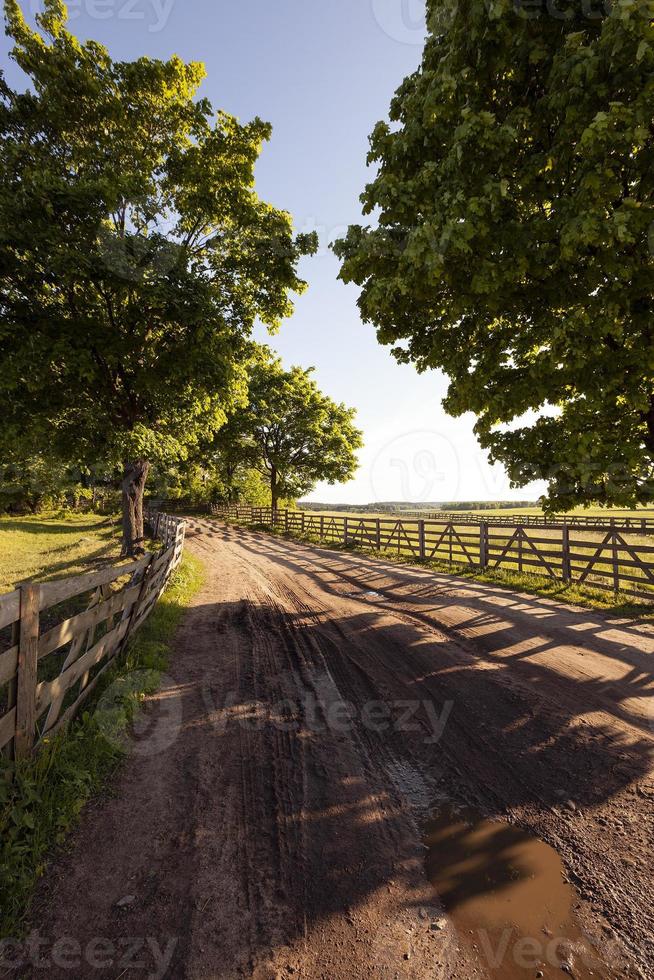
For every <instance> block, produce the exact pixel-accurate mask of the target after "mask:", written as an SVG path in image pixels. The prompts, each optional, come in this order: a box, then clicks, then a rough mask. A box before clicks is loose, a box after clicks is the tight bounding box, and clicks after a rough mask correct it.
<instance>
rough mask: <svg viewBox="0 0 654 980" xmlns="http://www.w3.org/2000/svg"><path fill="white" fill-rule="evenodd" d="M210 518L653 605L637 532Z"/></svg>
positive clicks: (218, 511)
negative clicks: (497, 571) (619, 595)
mask: <svg viewBox="0 0 654 980" xmlns="http://www.w3.org/2000/svg"><path fill="white" fill-rule="evenodd" d="M212 513H213V514H215V515H217V516H219V517H224V518H227V519H231V520H238V521H240V522H243V523H246V524H254V525H262V526H266V527H274V528H275V529H277V530H283V531H285V532H287V533H289V534H298V535H307V536H311V537H315V538H316V539H318V540H320V541H328V542H338V543H340V544H345V545H353V546H356V547H360V548H367V549H369V550H373V551H378V552H393V553H396V554H397V555H403V554H404V555H407V556H409V557H412V558H417V559H420V560H422V561H426V560H429V559H435V560H438V561H444V562H447V563H449V564H451V565H463V566H469V567H472V568H478V569H480V570H486V569H496V568H503V569H507V570H510V571H517V572H526V573H531V574H535V575H541V576H545V577H547V578H552V579H556V580H559V581H561V582H563V583H565V584H573V583H574V584H577V585H587V586H591V587H592V588H596V589H603V590H606V591H611V592H620V593H624V594H625V595H628V596H630V597H633V598H637V599H642V600H646V601H650V602H654V543H653V542H652V541H651V538H649V537H648V536H647V534H648V532H646V531H643V530H642V528H641V527H635V528H632V529H631V530H630V531H629V533H628V534H627V533H625V531H624V530H622V529H618V528H616V527H608V528H607V527H604V526H601V527H598V526H595V525H593V526H582V527H574V526H571V525H567V524H566V525H559V526H552V525H537V526H535V527H534V526H525V525H522V524H519V523H516V522H515V519H514V521H513V523H511V524H509V525H506V524H505V523H504V519H503V518H502V519H501V520H500V521H497V520H496V518H495V517H493V518H492V519H489V520H487V521H484V520H481V521H477V520H474V521H471V520H468V519H467V517H464V518H456V519H453V520H448V519H438V520H423V519H409V520H406V519H397V518H391V517H365V516H358V515H352V514H347V515H343V516H340V515H338V516H332V515H329V514H314V513H311V512H310V511H293V510H278V511H276V513H275V514H274V515H273V512H272V510H271V509H270V508H266V507H241V506H238V507H237V506H230V507H220V506H215V507H213V508H212Z"/></svg>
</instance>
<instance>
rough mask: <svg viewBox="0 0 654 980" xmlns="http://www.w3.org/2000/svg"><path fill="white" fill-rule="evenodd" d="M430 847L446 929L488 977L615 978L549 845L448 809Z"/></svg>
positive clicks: (430, 831)
mask: <svg viewBox="0 0 654 980" xmlns="http://www.w3.org/2000/svg"><path fill="white" fill-rule="evenodd" d="M425 844H426V845H427V847H428V852H427V855H426V858H425V864H426V872H427V877H428V878H429V880H430V882H431V884H432V885H433V886H434V888H435V889H436V891H437V892H438V895H439V897H440V899H441V901H442V903H443V905H444V907H445V911H446V912H447V915H448V917H449V919H450V923H449V924H447V925H446V926H445V928H446V929H452V928H453V930H454V932H455V933H456V939H457V941H458V942H460V943H464V944H465V945H466V946H468V948H470V947H472V948H473V950H474V952H475V954H476V955H477V957H478V958H479V960H480V962H481V966H482V973H485V974H486V975H487V976H489V977H494V978H501V980H525V978H527V977H544V978H555V977H556V978H559V980H560V978H562V977H565V976H566V975H567V976H569V977H575V978H577V980H586V978H590V977H593V978H600V977H601V978H609V977H611V976H613V975H614V974H613V973H612V971H611V970H610V969H609V968H608V967H607V966H606V965H604V964H603V963H602V961H601V959H600V958H599V955H598V953H597V952H596V951H595V950H594V948H593V946H592V945H591V943H590V941H589V940H588V939H587V938H586V937H585V936H584V935H583V933H582V931H581V929H580V927H579V924H578V923H577V922H576V921H575V916H574V911H573V909H574V905H575V904H576V903H577V902H578V898H577V895H576V892H575V891H574V889H573V888H572V887H571V886H570V885H569V884H567V882H566V881H565V871H564V867H563V864H562V862H561V859H560V858H559V856H558V854H557V853H556V851H554V850H553V849H552V848H551V847H549V846H548V845H547V844H545V843H543V841H540V840H537V839H536V838H534V837H530V836H529V835H527V834H525V833H524V832H523V831H521V830H519V829H518V828H516V827H513V826H511V825H510V824H505V823H499V822H495V821H491V820H487V819H484V818H483V817H480V816H479V814H477V813H475V812H474V811H471V810H457V809H454V808H447V807H446V808H444V809H442V810H440V811H439V812H438V814H437V815H435V816H434V817H433V819H432V820H431V821H430V822H429V823H428V825H427V827H426V833H425ZM440 925H441V924H438V923H437V924H435V925H434V926H433V927H432V928H435V929H438V928H440Z"/></svg>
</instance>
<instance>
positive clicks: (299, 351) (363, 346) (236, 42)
mask: <svg viewBox="0 0 654 980" xmlns="http://www.w3.org/2000/svg"><path fill="white" fill-rule="evenodd" d="M22 3H23V9H24V11H25V13H26V15H28V16H30V15H33V14H34V13H35V12H36V11H37V10H38V9H40V3H39V0H22ZM69 11H70V14H71V21H70V26H71V29H72V30H73V31H74V32H75V33H77V34H78V35H79V36H80V37H82V38H87V37H93V38H95V39H97V40H98V41H101V42H102V43H103V44H106V45H107V47H108V48H109V49H110V52H111V54H112V55H113V57H114V58H116V59H131V58H137V57H139V56H141V55H144V54H146V55H149V56H151V57H157V58H167V57H169V56H170V55H171V54H178V55H180V57H182V58H184V59H185V60H189V61H191V60H193V61H203V62H204V63H205V65H206V68H207V79H206V80H205V82H204V85H203V87H202V90H201V93H202V95H205V96H208V97H209V98H210V99H211V101H212V102H213V104H214V106H216V107H220V108H224V109H225V110H227V111H229V112H232V113H234V114H235V115H237V116H239V117H240V118H241V119H242V120H247V119H249V118H251V117H252V116H255V115H259V116H261V117H262V118H263V119H266V120H268V121H270V122H271V123H272V124H273V137H272V140H271V142H270V143H269V144H268V145H267V146H266V147H265V149H264V152H263V156H262V158H261V161H260V163H259V166H258V169H257V190H258V193H259V194H260V196H261V197H263V198H264V199H266V200H269V201H270V202H271V203H273V204H275V205H276V206H277V207H282V208H285V209H286V210H288V211H290V212H291V213H292V214H293V216H294V219H295V224H296V227H297V229H298V230H300V231H305V230H309V229H311V230H313V229H315V230H318V231H319V233H320V238H321V248H320V253H319V255H318V256H316V257H313V258H311V259H307V260H306V261H305V262H304V263H303V268H302V272H303V275H304V277H305V278H306V279H307V280H308V281H309V290H308V292H307V293H306V294H305V295H304V296H302V297H301V298H300V299H298V301H297V303H296V312H295V315H294V316H293V318H292V319H290V320H288V321H286V323H285V324H284V326H283V328H282V330H281V332H280V333H279V334H278V335H277V336H276V337H274V338H273V339H272V340H270V341H269V342H270V343H271V346H273V347H274V348H276V349H277V350H278V351H279V353H280V354H281V356H282V357H283V359H284V361H285V362H286V363H287V364H289V365H290V364H300V365H302V366H305V367H306V366H309V365H314V366H315V368H316V375H315V376H316V379H317V381H318V383H319V385H320V386H321V388H322V389H323V390H324V391H325V392H326V393H328V394H329V395H331V396H332V397H333V398H336V399H337V400H339V401H344V402H346V403H347V404H348V405H353V406H355V407H356V408H357V409H358V421H359V425H360V426H361V428H362V429H363V430H364V435H365V442H366V447H365V449H364V451H363V452H362V454H361V468H360V470H359V472H358V474H357V477H356V478H355V480H354V481H352V482H351V483H348V484H346V485H343V486H337V487H327V486H320V487H318V488H317V489H316V491H315V493H314V494H312V498H313V499H315V500H324V501H332V502H336V501H351V502H357V503H363V502H367V501H372V500H388V499H415V500H420V499H422V500H428V499H431V500H434V499H436V500H438V499H448V500H450V499H463V500H466V499H512V498H520V499H528V498H529V497H535V496H537V493H538V488H532V489H531V491H529V490H521V491H510V490H509V487H508V480H507V478H506V475H505V473H504V472H503V470H501V469H500V468H494V469H491V468H490V467H489V466H488V464H487V461H486V459H485V456H484V454H483V453H482V452H481V451H480V450H479V448H478V446H477V443H476V441H475V438H474V436H473V434H472V425H473V421H474V420H473V419H472V418H471V417H466V418H463V419H456V420H453V419H449V418H448V417H447V416H446V415H445V413H444V412H443V410H442V408H441V405H440V400H441V398H442V396H443V394H444V393H445V388H446V381H445V379H444V378H443V376H442V375H440V374H436V373H434V374H430V375H427V376H424V375H423V376H422V377H420V376H418V375H417V374H416V372H415V371H414V370H413V369H412V368H410V367H407V366H402V367H400V366H399V365H398V364H396V362H395V361H394V360H393V358H392V357H391V355H390V353H389V351H388V348H383V347H380V346H379V345H378V344H377V342H376V339H375V334H374V330H373V328H372V327H370V326H369V325H363V324H362V323H361V321H360V318H359V315H358V310H357V306H356V299H357V290H356V288H351V287H345V286H344V285H343V284H342V283H340V282H339V281H338V279H337V275H338V263H337V261H336V259H335V257H334V256H333V255H332V254H331V253H330V252H329V250H328V248H327V244H328V242H330V241H333V239H334V238H335V237H338V235H339V231H340V230H342V229H344V228H345V226H347V224H348V223H349V222H353V221H358V220H360V217H361V215H360V206H359V194H360V193H361V191H362V189H363V186H364V184H365V182H366V179H367V178H368V176H369V172H368V171H367V170H366V163H365V161H366V153H367V148H368V134H369V133H370V132H371V130H372V128H373V126H374V124H375V123H376V122H377V120H378V119H381V118H383V117H385V116H386V115H387V112H388V105H389V102H390V99H391V96H392V94H393V92H394V90H395V89H396V88H397V86H398V85H399V84H400V82H401V80H402V78H403V77H404V76H405V75H406V74H408V73H409V72H411V71H413V69H414V68H415V67H416V66H417V65H418V63H419V60H420V55H421V51H422V39H423V37H424V4H423V2H422V0H73V2H71V3H70V4H69ZM8 50H9V45H8V39H7V38H4V37H3V38H2V48H1V51H0V58H1V60H2V66H3V68H5V69H6V75H7V80H8V82H9V83H10V84H13V85H15V86H20V85H21V84H22V83H21V80H20V76H19V72H18V71H17V69H16V67H15V66H14V65H13V64H12V63H9V62H8V58H7V54H8ZM261 339H266V338H265V336H264V335H262V337H261Z"/></svg>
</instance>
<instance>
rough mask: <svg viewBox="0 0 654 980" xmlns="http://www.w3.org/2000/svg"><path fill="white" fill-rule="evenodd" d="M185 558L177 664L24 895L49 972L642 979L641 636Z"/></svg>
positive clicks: (429, 577) (651, 730)
mask: <svg viewBox="0 0 654 980" xmlns="http://www.w3.org/2000/svg"><path fill="white" fill-rule="evenodd" d="M189 547H190V548H191V550H192V551H193V552H194V553H196V554H197V555H198V556H200V557H201V558H202V560H203V561H204V562H205V564H206V566H207V581H206V584H205V587H204V589H203V591H202V593H201V594H200V595H199V596H198V598H197V599H196V601H195V603H194V605H193V607H192V609H191V610H190V612H189V614H188V616H187V617H186V620H185V623H184V625H183V627H182V628H181V629H180V630H179V632H178V635H177V638H176V653H175V657H174V659H173V663H172V666H171V669H170V675H171V676H170V677H169V678H168V679H167V681H166V683H165V684H164V686H163V689H162V692H161V694H160V695H158V696H157V697H155V698H153V699H152V700H151V703H150V705H149V706H148V709H147V711H146V712H145V716H144V724H143V725H142V726H141V727H142V729H143V730H142V731H141V732H140V734H139V733H137V735H136V736H135V739H134V751H133V754H132V756H131V758H130V760H129V761H128V763H127V765H126V766H125V769H124V772H123V773H122V774H121V776H120V778H119V780H118V784H117V787H116V790H115V795H113V796H112V798H111V799H109V800H104V801H101V802H100V803H99V804H97V805H96V806H94V807H92V808H90V809H89V810H88V812H87V813H86V814H85V815H84V817H83V820H82V824H81V827H80V829H79V831H78V832H77V834H76V835H75V837H74V839H73V841H72V845H71V848H70V849H69V851H68V853H67V854H66V855H64V856H63V857H62V858H60V859H59V860H58V861H57V862H56V865H55V873H54V874H53V875H52V876H50V878H49V881H48V882H47V883H45V884H44V886H43V888H42V890H41V893H40V895H39V899H38V902H37V906H36V907H37V913H36V915H35V918H34V922H35V925H38V927H39V930H40V932H41V934H42V936H43V937H44V942H43V946H42V950H43V955H44V957H46V959H48V957H49V960H48V966H49V976H53V977H59V976H62V977H63V976H71V975H73V976H83V977H86V976H89V977H96V976H97V977H105V976H106V977H113V978H116V977H118V976H121V977H125V978H132V977H145V976H158V977H163V976H166V977H171V978H175V980H178V978H220V980H223V978H225V980H227V978H232V977H244V976H246V977H250V976H251V977H255V978H291V977H303V978H311V980H313V978H325V980H341V978H364V977H390V978H394V977H398V978H404V977H425V978H431V977H442V978H461V980H464V978H465V980H467V978H471V977H490V976H493V977H501V978H509V977H514V976H516V977H537V976H545V977H554V976H564V975H565V973H568V975H573V976H576V977H579V978H580V977H586V976H596V977H597V976H603V977H613V976H615V977H618V976H627V975H628V976H643V977H646V976H652V975H653V974H654V947H653V946H652V940H653V937H654V913H653V911H652V909H653V903H652V890H653V880H652V878H653V874H654V861H653V860H652V857H653V841H654V775H653V770H652V766H653V760H654V714H653V712H652V694H653V693H654V674H653V671H652V664H653V663H654V659H653V655H654V629H653V628H652V627H651V626H647V625H644V624H640V625H639V624H638V623H634V622H632V621H625V620H616V619H610V618H607V617H605V616H602V615H600V614H598V613H594V612H589V611H588V610H582V609H577V608H572V607H569V606H564V605H561V604H558V603H556V602H555V601H551V600H546V599H538V598H533V597H528V596H523V595H517V594H515V593H512V592H509V591H507V590H503V589H500V588H499V587H494V586H489V585H480V584H476V583H469V582H463V581H462V580H460V579H456V578H453V577H449V576H444V575H441V576H435V575H434V574H432V573H430V572H427V571H425V570H422V569H418V568H413V567H406V566H399V565H393V564H391V563H386V562H381V561H377V560H373V559H369V558H366V557H364V556H360V555H354V554H344V553H337V552H332V551H328V550H323V549H320V548H316V547H312V546H308V545H302V544H298V543H289V542H285V541H282V540H280V539H277V538H272V537H270V536H267V535H264V534H258V533H253V532H249V531H246V530H243V529H238V528H228V527H225V526H223V525H221V524H220V523H219V522H211V521H208V520H196V521H194V522H192V528H191V532H190V535H189ZM452 805H454V807H455V809H454V810H452V809H451V808H452ZM456 807H468V808H470V807H471V808H473V810H474V813H475V814H477V815H478V818H479V820H480V821H481V820H482V818H491V821H497V820H500V821H502V823H493V822H491V824H487V823H480V824H479V826H478V827H476V826H475V825H474V819H476V818H471V819H472V820H473V824H472V825H471V824H470V822H466V820H464V819H463V818H461V821H459V822H457V821H458V818H457V817H456V813H457V812H459V811H457V809H456ZM462 812H468V811H462ZM444 813H447V814H448V816H447V817H446V818H444V817H443V814H444ZM451 813H454V814H455V817H454V818H452V817H451ZM434 820H436V823H433V821H434ZM444 820H445V823H443V821H444ZM430 821H432V823H431V824H430ZM439 821H440V822H439ZM430 826H431V828H432V830H431V837H430V836H429V833H427V835H426V830H425V828H429V827H430ZM522 831H528V832H530V833H532V834H534V835H536V836H537V837H539V838H540V839H541V840H542V841H544V842H546V843H548V844H549V845H551V846H552V847H553V848H554V849H555V851H556V852H557V854H558V857H557V855H556V854H554V852H552V861H553V862H554V863H552V861H550V860H549V859H548V858H547V856H546V857H545V862H544V863H545V867H544V869H540V870H538V871H537V872H533V873H532V870H531V869H530V867H529V865H528V864H527V865H526V866H525V867H521V865H520V860H519V859H518V855H519V854H520V853H522V852H520V846H522V845H521V844H520V840H519V839H518V838H516V837H515V835H516V834H518V835H520V834H521V832H522ZM512 835H513V836H512ZM425 841H427V844H428V846H429V849H427V848H426V844H425ZM527 846H528V844H527ZM434 848H436V849H435V850H434ZM545 850H547V849H545ZM524 853H525V855H526V854H527V853H528V852H527V851H525V852H524ZM525 860H526V861H527V862H528V860H529V858H528V857H525ZM560 861H562V862H563V864H562V865H560V864H558V862H560ZM548 869H549V872H548ZM541 871H542V873H543V875H544V877H543V882H544V881H545V878H546V876H547V873H549V874H550V878H552V877H553V878H556V879H557V880H558V883H557V881H554V882H552V881H550V883H549V884H548V885H545V884H543V885H542V889H544V890H542V891H539V890H538V889H540V888H541V884H540V878H539V877H538V876H539V874H540V873H541ZM563 878H565V880H566V881H569V882H570V883H571V887H570V888H569V889H568V890H569V894H570V905H571V907H570V908H569V909H565V910H563V911H562V910H561V908H559V906H558V905H557V906H556V908H555V907H554V905H550V893H549V891H548V889H550V888H551V889H556V888H566V887H567V886H566V885H565V882H564V881H563ZM435 882H436V884H435ZM534 882H535V887H536V891H537V894H538V895H540V896H541V901H540V907H538V908H537V909H536V910H535V911H534V910H533V909H532V910H531V912H533V913H534V915H535V918H533V916H532V918H533V921H534V922H536V923H537V924H540V926H542V928H539V932H538V935H536V936H534V935H527V936H525V935H522V936H519V935H517V934H516V935H512V936H511V937H510V938H509V939H507V940H506V942H505V943H504V946H503V947H502V949H499V947H498V945H497V942H499V939H500V938H501V937H500V936H499V934H498V932H497V928H496V927H497V925H498V922H499V923H500V924H501V923H502V919H501V916H502V915H509V912H510V914H511V915H514V914H515V916H518V917H519V915H520V913H521V912H522V911H524V910H522V909H521V908H520V907H519V906H521V905H522V904H523V898H522V897H521V896H525V898H524V904H525V905H528V904H529V903H530V902H532V903H533V894H532V895H531V897H529V888H530V887H531V888H532V893H533V888H534ZM517 885H519V886H520V887H521V888H523V891H518V892H516V893H515V895H514V892H513V891H512V889H513V888H514V887H516V886H517ZM488 898H490V906H491V912H490V913H489V911H488V906H487V905H485V904H484V902H485V900H486V899H488ZM514 899H515V900H514ZM559 899H560V901H561V902H563V903H565V901H566V899H565V897H563V898H561V897H560V896H559ZM559 899H557V900H556V901H559ZM498 901H499V902H502V901H504V902H505V906H506V907H503V908H502V909H501V910H500V911H501V914H500V918H499V919H498V920H497V921H494V920H493V921H491V920H492V919H493V914H492V909H493V906H494V907H495V908H496V907H497V903H498ZM511 901H513V905H512V906H511V908H510V909H509V905H507V904H506V903H507V902H508V903H511ZM552 902H553V903H554V902H555V900H554V899H552ZM442 903H443V904H442ZM536 904H538V901H537V903H536ZM507 909H509V912H507ZM462 910H465V912H466V914H465V915H463V913H462ZM526 912H529V909H526ZM466 915H467V918H466ZM486 916H490V918H485V917H486ZM527 920H528V921H531V920H530V919H529V916H527ZM550 920H551V921H550ZM564 920H565V921H564ZM507 921H508V919H507ZM511 921H514V920H513V919H511ZM516 921H517V919H516ZM478 927H479V928H478ZM525 928H527V927H525ZM558 929H560V930H563V931H562V933H561V934H562V935H566V936H567V935H571V932H570V930H572V932H573V933H574V934H575V935H578V936H581V935H582V934H583V935H584V936H585V939H584V942H586V943H587V944H591V945H592V946H593V947H594V948H595V949H596V950H597V964H592V963H591V965H590V966H589V965H588V963H586V965H584V964H583V963H582V962H581V961H579V960H576V959H575V955H576V954H575V953H574V950H572V951H570V950H567V947H566V946H565V944H564V945H563V946H560V947H559V948H558V950H557V949H556V940H557V936H558V933H557V930H558ZM62 937H65V938H66V939H67V940H69V941H70V942H69V947H68V955H69V960H68V963H66V962H64V964H63V965H61V963H59V960H58V959H57V957H58V956H59V955H60V954H59V952H57V954H56V955H55V953H54V952H53V942H54V941H55V940H57V939H58V940H59V941H60V942H61V940H62ZM128 940H130V941H131V943H132V945H131V946H129V945H128ZM518 940H521V941H522V943H523V945H522V946H521V947H520V950H519V953H520V955H518V952H516V950H517V949H518V947H517V946H516V942H517V941H518ZM546 940H547V942H546ZM550 940H552V942H553V943H554V947H555V952H554V956H555V959H554V961H552V957H551V955H550V953H551V949H550V952H549V953H548V947H547V943H548V942H549V941H550ZM496 941H497V942H496ZM525 941H526V942H527V946H525V945H524V943H525ZM75 944H76V945H75ZM550 945H551V944H550ZM498 949H499V951H498ZM529 950H531V953H530V954H529V955H530V956H531V959H529V957H527V958H525V955H523V954H525V951H526V953H529ZM65 955H66V954H65V953H64V961H65ZM76 956H77V959H75V957H76ZM80 957H81V959H80ZM520 957H522V959H521V958H520ZM557 957H558V961H557V959H556V958H557ZM73 961H74V962H75V964H76V965H75V968H74V969H73V971H72V973H71V967H70V963H72V962H73ZM58 964H59V965H58ZM139 964H140V965H139ZM121 970H122V972H121ZM20 975H21V976H43V975H44V974H43V973H42V972H39V971H38V970H37V969H33V970H32V972H30V971H29V969H23V970H22V972H21V974H20Z"/></svg>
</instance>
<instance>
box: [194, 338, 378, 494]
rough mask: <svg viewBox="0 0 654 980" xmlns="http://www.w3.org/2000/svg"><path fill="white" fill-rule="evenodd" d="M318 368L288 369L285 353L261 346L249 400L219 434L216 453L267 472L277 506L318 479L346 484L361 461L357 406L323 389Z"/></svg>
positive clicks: (231, 462)
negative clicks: (349, 405)
mask: <svg viewBox="0 0 654 980" xmlns="http://www.w3.org/2000/svg"><path fill="white" fill-rule="evenodd" d="M312 370H313V369H312V368H309V369H308V370H303V369H302V368H299V367H292V368H290V370H288V371H287V370H285V369H284V367H283V365H282V363H281V361H280V360H279V358H277V357H275V356H274V355H273V354H272V353H271V351H270V350H269V349H268V348H266V347H260V348H259V350H258V351H257V353H256V355H255V356H254V358H253V359H252V361H251V363H250V365H249V369H248V377H249V381H248V392H249V404H248V406H247V408H246V409H242V410H239V411H238V412H237V413H236V414H235V415H234V416H233V417H232V418H231V419H230V420H229V422H228V423H227V425H226V426H225V427H224V429H222V430H221V431H220V432H219V433H218V436H217V440H216V444H215V446H214V452H215V453H216V454H218V456H220V454H221V453H222V454H224V455H225V458H226V459H227V461H228V462H229V465H230V466H231V467H233V468H234V470H235V471H237V468H238V466H239V465H241V466H242V465H245V466H247V467H251V468H253V469H256V470H258V471H259V472H260V473H262V474H263V475H264V476H265V478H266V480H267V481H268V485H269V487H270V500H271V506H272V508H273V510H276V509H277V506H278V503H279V501H280V499H282V498H284V497H286V498H291V499H295V498H297V497H302V496H304V494H307V493H309V492H310V491H311V490H312V489H313V488H314V486H315V485H316V483H317V482H318V481H320V480H324V481H326V482H327V483H345V482H346V481H347V480H350V479H351V478H352V477H353V475H354V473H355V471H356V469H357V466H358V462H357V455H356V452H357V450H358V449H359V448H360V447H361V445H362V433H361V432H360V431H359V429H357V428H356V426H355V424H354V416H355V410H354V409H352V408H347V407H346V406H345V405H343V404H338V403H337V402H334V401H333V400H332V399H331V398H329V397H328V396H327V395H325V394H323V393H322V392H321V391H320V389H319V388H318V386H317V384H316V382H315V381H314V380H313V378H312V377H311V374H312Z"/></svg>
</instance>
